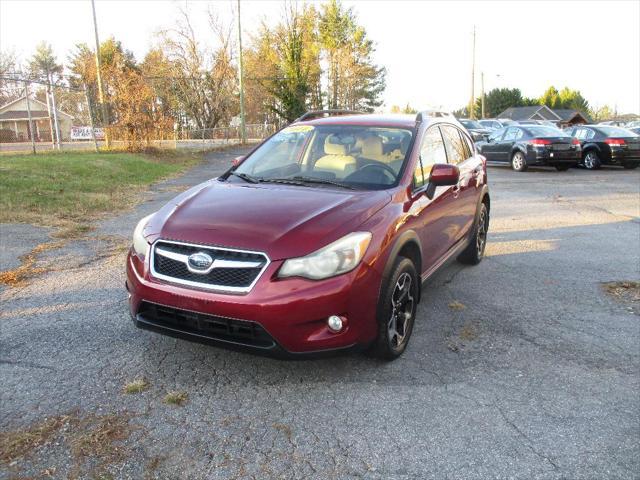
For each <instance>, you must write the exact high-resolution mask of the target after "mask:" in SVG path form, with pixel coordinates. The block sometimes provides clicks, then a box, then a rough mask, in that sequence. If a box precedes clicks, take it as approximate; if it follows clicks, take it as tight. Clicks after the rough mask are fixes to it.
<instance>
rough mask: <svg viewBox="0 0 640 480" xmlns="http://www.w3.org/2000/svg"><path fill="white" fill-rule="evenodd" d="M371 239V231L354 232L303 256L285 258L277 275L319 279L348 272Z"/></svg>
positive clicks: (355, 264)
mask: <svg viewBox="0 0 640 480" xmlns="http://www.w3.org/2000/svg"><path fill="white" fill-rule="evenodd" d="M370 241H371V233H369V232H354V233H350V234H349V235H345V236H344V237H342V238H341V239H340V240H336V241H335V242H333V243H331V244H329V245H327V246H326V247H323V248H321V249H320V250H316V251H315V252H313V253H310V254H309V255H307V256H305V257H299V258H290V259H288V260H286V261H285V262H284V263H283V264H282V267H281V268H280V272H279V273H278V276H279V277H305V278H310V279H311V280H320V279H323V278H329V277H333V276H335V275H340V274H341V273H346V272H350V271H351V270H353V269H354V268H356V267H357V266H358V264H359V263H360V260H362V257H363V256H364V252H365V251H366V250H367V247H368V246H369V242H370Z"/></svg>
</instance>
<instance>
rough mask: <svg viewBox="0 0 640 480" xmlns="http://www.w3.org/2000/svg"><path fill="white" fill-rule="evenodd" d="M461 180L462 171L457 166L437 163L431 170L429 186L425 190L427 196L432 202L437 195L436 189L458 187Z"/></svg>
mask: <svg viewBox="0 0 640 480" xmlns="http://www.w3.org/2000/svg"><path fill="white" fill-rule="evenodd" d="M459 179H460V169H459V168H458V167H457V166H456V165H449V164H448V163H436V164H435V165H434V166H433V167H432V168H431V175H430V176H429V184H428V185H427V189H426V190H425V195H426V196H427V198H429V199H430V200H431V199H432V198H433V196H434V195H435V194H436V187H446V186H450V185H456V184H457V183H458V180H459Z"/></svg>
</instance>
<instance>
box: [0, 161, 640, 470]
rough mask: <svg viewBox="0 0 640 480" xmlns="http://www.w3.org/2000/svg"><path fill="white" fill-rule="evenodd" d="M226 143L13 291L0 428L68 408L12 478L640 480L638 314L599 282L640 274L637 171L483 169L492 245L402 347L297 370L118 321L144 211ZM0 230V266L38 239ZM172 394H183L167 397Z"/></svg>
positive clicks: (5, 299) (6, 299) (1, 361)
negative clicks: (395, 355) (139, 384)
mask: <svg viewBox="0 0 640 480" xmlns="http://www.w3.org/2000/svg"><path fill="white" fill-rule="evenodd" d="M235 155H237V152H233V151H231V152H226V153H216V154H212V155H211V156H210V157H209V158H208V160H207V162H205V163H204V164H203V165H201V166H198V167H196V168H194V169H193V170H191V171H190V172H188V173H187V174H186V175H185V176H183V177H181V178H179V179H174V180H171V181H168V182H165V183H163V184H160V185H156V186H154V187H153V188H152V189H151V190H150V191H149V192H147V193H146V194H145V198H144V201H143V202H142V203H141V204H140V205H139V206H137V207H136V208H135V209H133V210H132V211H129V212H124V213H123V214H122V215H118V216H116V217H113V218H112V219H109V220H107V221H104V222H103V223H102V224H101V225H100V226H99V228H98V229H97V231H96V232H95V233H94V234H93V236H92V237H91V239H90V240H89V241H81V242H74V243H73V244H71V245H67V246H65V247H64V248H63V249H61V250H60V251H54V252H49V253H48V254H47V255H48V257H47V260H48V261H50V262H53V264H54V265H55V268H53V269H52V271H50V272H48V273H46V274H43V275H41V276H39V277H37V278H35V279H34V280H32V281H31V282H30V283H29V284H28V285H26V286H22V287H16V288H5V289H4V290H2V291H1V292H0V301H1V302H2V303H1V307H0V310H1V312H0V329H1V331H0V333H1V334H0V342H1V343H0V378H1V379H2V388H1V389H0V396H1V408H0V430H1V431H5V432H7V431H14V432H15V431H25V432H33V426H39V425H43V424H45V423H46V422H47V421H48V420H51V419H56V418H57V419H61V420H60V423H59V424H55V427H51V430H52V432H51V434H50V435H49V436H48V437H47V439H46V441H43V442H42V445H40V446H39V447H36V448H35V449H33V450H32V451H31V452H30V454H28V455H27V456H24V457H21V456H20V457H16V458H11V459H9V460H7V461H6V462H5V463H4V464H3V463H0V472H1V473H0V478H26V477H29V478H40V477H46V476H47V475H49V476H52V477H54V478H67V477H68V476H74V475H75V476H77V477H78V478H92V477H96V476H101V477H100V478H143V477H147V478H195V479H197V478H214V479H218V478H220V479H222V478H340V479H342V478H371V479H377V478H381V479H409V478H410V479H413V478H416V479H418V478H419V479H424V478H434V479H447V478H450V479H467V478H469V479H487V478H522V479H532V478H544V479H547V478H548V479H579V478H584V479H612V478H620V479H630V478H640V473H639V472H640V405H639V402H640V401H639V400H638V399H639V398H640V318H639V314H638V311H637V310H634V308H635V307H633V306H630V305H629V304H628V303H625V302H619V301H617V300H616V299H615V298H613V297H611V296H608V295H607V294H606V293H605V291H604V289H603V288H602V283H603V282H611V281H621V280H636V281H637V280H640V171H639V170H636V171H623V170H618V169H603V170H600V171H597V172H588V171H585V170H578V169H572V170H570V171H568V172H562V173H561V172H556V171H555V170H543V169H539V170H533V169H532V170H531V171H529V172H526V173H516V172H513V171H511V170H509V169H508V168H504V167H492V168H490V171H489V182H490V186H491V194H492V211H491V226H490V231H489V244H488V247H487V257H486V259H485V260H484V261H483V262H482V263H481V264H480V265H479V266H477V267H467V266H462V265H460V264H457V263H452V264H451V265H449V266H448V267H447V268H445V269H443V270H441V271H440V272H439V273H438V274H437V276H436V277H434V278H432V279H431V280H430V281H429V282H428V284H426V285H425V287H424V295H423V301H422V303H421V305H420V307H419V315H418V320H417V324H416V328H415V331H414V334H413V338H412V340H411V344H410V346H409V348H408V350H407V352H406V353H405V355H404V356H403V357H402V358H400V359H399V360H397V361H395V362H392V363H382V362H379V361H376V360H373V359H370V358H368V357H366V356H363V355H359V354H353V355H346V356H340V357H335V358H329V359H322V360H310V361H294V362H291V361H281V360H275V359H268V358H262V357H256V356H251V355H248V354H243V353H236V352H229V351H224V350H219V349H216V348H213V347H209V346H204V345H198V344H193V343H188V342H185V341H182V340H176V339H173V338H168V337H164V336H160V335H156V334H153V333H150V332H146V331H141V330H137V329H135V328H134V327H133V325H132V323H131V321H130V319H129V315H128V312H127V306H126V292H125V290H124V258H125V247H126V244H127V243H128V241H129V240H128V239H129V235H130V232H131V230H132V229H133V227H134V226H135V222H136V220H137V219H139V218H140V217H142V216H144V215H145V214H147V213H150V212H153V211H155V209H157V208H158V206H160V205H161V204H163V203H164V202H165V201H166V200H168V199H169V198H171V197H172V196H174V195H176V193H177V192H178V191H180V190H182V189H184V188H186V187H188V186H190V185H193V184H195V183H198V182H200V181H202V180H204V179H207V178H210V177H212V176H215V175H216V174H217V173H219V172H220V171H222V169H223V168H225V167H226V166H227V165H228V164H229V162H230V159H231V158H232V157H233V156H235ZM0 228H2V230H3V233H2V235H3V242H4V249H5V252H4V253H3V258H5V257H7V258H8V257H10V256H12V255H13V256H17V255H18V254H20V252H21V250H23V249H28V248H29V242H31V243H34V242H36V241H38V240H37V237H38V236H42V237H44V238H45V239H46V235H47V231H46V230H40V229H37V230H36V229H34V230H33V231H30V230H29V229H28V228H27V229H25V228H24V227H15V226H9V225H5V226H0ZM21 235H22V236H24V237H21ZM9 250H11V252H12V253H10V254H9V253H7V252H9ZM3 265H4V261H3ZM141 377H144V378H145V379H146V380H147V382H148V385H149V387H148V389H146V390H145V391H143V392H141V393H138V394H125V393H123V386H124V385H125V384H126V383H127V382H130V381H131V380H133V379H136V378H141ZM172 390H176V391H181V392H185V393H186V394H187V399H186V401H185V402H184V403H183V404H182V406H177V405H170V404H166V403H163V397H164V395H165V394H166V393H167V392H168V391H172ZM61 415H64V417H59V416H61ZM101 422H102V423H101ZM106 424H108V425H111V426H113V425H117V426H119V428H118V429H116V431H115V432H114V431H113V429H112V430H110V431H109V432H111V436H109V435H105V436H104V437H99V436H98V433H100V431H103V430H104V429H103V430H100V427H104V425H106ZM50 425H53V424H50ZM83 429H84V430H83ZM85 433H89V434H93V433H95V434H96V435H93V436H92V435H84V436H82V434H85ZM87 437H90V439H93V440H96V439H97V441H96V442H93V443H92V442H88V441H86V439H87ZM83 442H85V443H83ZM94 444H97V445H98V447H101V448H98V447H95V445H94ZM92 445H94V447H95V448H93V447H92ZM92 448H93V449H92ZM0 460H1V459H0Z"/></svg>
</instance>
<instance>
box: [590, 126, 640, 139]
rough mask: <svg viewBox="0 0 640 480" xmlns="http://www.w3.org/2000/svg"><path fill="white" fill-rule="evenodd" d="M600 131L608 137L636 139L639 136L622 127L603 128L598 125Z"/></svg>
mask: <svg viewBox="0 0 640 480" xmlns="http://www.w3.org/2000/svg"><path fill="white" fill-rule="evenodd" d="M598 130H600V131H601V132H603V133H604V134H605V135H607V136H608V137H636V136H637V135H636V134H635V133H633V132H632V131H631V130H627V129H626V128H620V127H603V126H601V125H598Z"/></svg>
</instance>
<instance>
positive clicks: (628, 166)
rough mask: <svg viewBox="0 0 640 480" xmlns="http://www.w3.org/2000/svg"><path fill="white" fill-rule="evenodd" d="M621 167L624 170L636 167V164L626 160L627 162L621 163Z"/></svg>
mask: <svg viewBox="0 0 640 480" xmlns="http://www.w3.org/2000/svg"><path fill="white" fill-rule="evenodd" d="M622 167H623V168H624V169H626V170H633V169H634V168H638V164H637V163H630V162H627V163H623V164H622Z"/></svg>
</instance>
